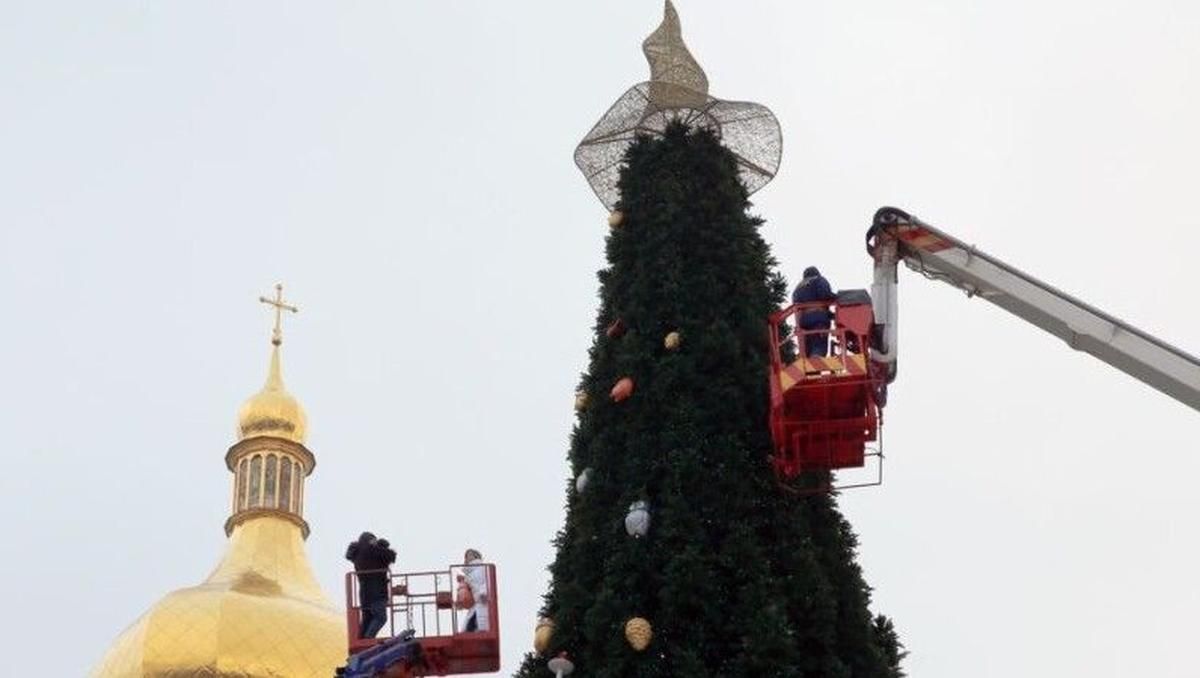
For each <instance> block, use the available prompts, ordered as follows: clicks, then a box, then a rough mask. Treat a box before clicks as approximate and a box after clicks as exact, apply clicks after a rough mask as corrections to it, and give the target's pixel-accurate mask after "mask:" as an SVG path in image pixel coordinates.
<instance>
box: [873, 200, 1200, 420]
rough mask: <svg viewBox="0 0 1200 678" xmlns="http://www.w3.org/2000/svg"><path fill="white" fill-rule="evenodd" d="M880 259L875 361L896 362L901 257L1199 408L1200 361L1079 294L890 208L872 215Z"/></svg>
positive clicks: (875, 295)
mask: <svg viewBox="0 0 1200 678" xmlns="http://www.w3.org/2000/svg"><path fill="white" fill-rule="evenodd" d="M868 250H869V251H870V252H871V254H872V256H874V257H875V283H874V285H873V286H872V297H873V303H874V305H875V317H876V320H877V321H878V322H879V324H880V326H881V327H880V329H881V330H882V332H881V339H882V348H883V350H881V351H880V352H879V355H878V356H876V357H875V360H876V361H877V362H881V363H884V364H887V365H889V366H890V374H892V375H894V374H895V363H896V356H897V352H896V336H897V333H896V321H897V313H896V311H897V307H896V289H895V286H896V282H897V277H896V268H897V266H896V265H897V263H898V261H899V260H902V261H903V262H904V263H905V265H907V266H908V267H909V268H911V269H913V270H914V271H917V272H919V273H921V274H922V275H925V276H926V277H929V278H934V279H937V280H941V281H943V282H946V283H949V284H951V285H954V286H955V287H958V288H959V289H962V290H964V291H966V293H967V294H968V295H969V296H979V297H982V298H984V299H986V300H988V301H990V302H992V303H993V304H995V305H997V306H999V307H1000V308H1003V309H1004V310H1006V311H1008V312H1009V313H1012V314H1013V315H1015V316H1017V317H1019V318H1021V319H1022V320H1025V321H1027V322H1029V323H1032V324H1034V325H1037V326H1038V327H1040V328H1042V329H1043V330H1046V331H1047V332H1049V333H1051V334H1053V335H1054V336H1056V337H1058V338H1060V339H1062V340H1063V341H1065V342H1067V345H1068V346H1070V347H1071V348H1074V349H1076V350H1079V351H1083V352H1085V353H1090V354H1092V355H1094V356H1096V357H1097V358H1099V359H1100V360H1103V361H1104V362H1106V363H1108V364H1109V365H1112V366H1113V367H1115V368H1117V369H1118V370H1121V371H1122V372H1124V373H1126V374H1128V375H1130V376H1132V377H1134V378H1136V379H1138V380H1139V381H1142V382H1143V383H1145V384H1148V385H1149V386H1152V387H1154V388H1156V389H1158V390H1159V391H1162V392H1163V393H1166V394H1167V395H1169V396H1171V397H1172V398H1174V399H1176V400H1178V401H1179V402H1181V403H1183V404H1185V405H1187V406H1189V407H1191V408H1192V409H1194V410H1200V360H1198V359H1197V358H1196V357H1194V356H1192V355H1189V354H1188V353H1186V352H1184V351H1182V350H1180V349H1178V348H1176V347H1174V346H1172V345H1170V344H1168V343H1166V342H1165V341H1162V340H1161V339H1158V338H1157V337H1153V336H1151V335H1149V334H1147V333H1145V332H1143V331H1141V330H1139V329H1138V328H1136V327H1134V326H1132V325H1130V324H1128V323H1126V322H1124V321H1122V320H1119V319H1117V318H1114V317H1113V316H1111V315H1109V314H1107V313H1105V312H1104V311H1101V310H1100V309H1098V308H1095V307H1094V306H1091V305H1089V304H1087V303H1085V302H1083V301H1080V300H1079V299H1076V298H1075V297H1073V296H1071V295H1069V294H1067V293H1065V292H1063V291H1061V290H1058V289H1056V288H1054V287H1052V286H1050V285H1047V284H1046V283H1044V282H1042V281H1040V280H1038V279H1037V278H1034V277H1033V276H1031V275H1028V274H1026V273H1023V272H1021V271H1019V270H1017V269H1015V268H1013V267H1012V266H1009V265H1008V264H1005V263H1004V262H1002V261H1000V260H999V259H996V258H995V257H991V256H988V255H987V254H984V253H983V252H980V251H979V250H977V249H975V247H974V246H972V245H967V244H965V243H963V242H962V241H960V240H959V239H957V238H955V237H954V236H952V235H949V234H947V233H945V232H944V231H940V230H938V229H936V228H934V227H933V226H930V225H929V224H926V223H925V222H923V221H921V220H920V219H917V218H916V217H913V216H911V215H909V214H907V213H905V212H903V211H901V210H898V209H896V208H893V207H884V208H882V209H880V210H879V211H878V212H876V214H875V223H874V224H873V225H872V227H871V231H870V232H868Z"/></svg>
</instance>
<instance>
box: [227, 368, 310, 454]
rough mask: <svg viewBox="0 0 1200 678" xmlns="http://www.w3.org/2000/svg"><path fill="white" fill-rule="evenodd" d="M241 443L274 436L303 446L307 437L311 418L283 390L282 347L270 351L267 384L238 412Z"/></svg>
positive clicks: (298, 403) (298, 402)
mask: <svg viewBox="0 0 1200 678" xmlns="http://www.w3.org/2000/svg"><path fill="white" fill-rule="evenodd" d="M237 433H238V440H245V439H246V438H254V437H256V436H273V437H276V438H284V439H286V440H291V441H292V442H296V443H300V444H304V439H305V437H306V436H307V435H308V415H306V414H304V408H303V407H301V406H300V401H298V400H296V399H295V398H294V397H293V396H292V394H290V393H288V392H287V389H285V388H284V387H283V377H282V376H281V373H280V369H279V345H278V344H276V345H275V346H273V347H271V367H270V370H269V371H268V372H267V383H266V384H264V385H263V387H262V390H261V391H259V392H258V393H256V394H254V395H253V396H251V397H250V399H249V400H247V401H246V402H245V404H243V405H242V408H241V409H240V410H238V430H237Z"/></svg>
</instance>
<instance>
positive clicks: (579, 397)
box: [575, 391, 588, 412]
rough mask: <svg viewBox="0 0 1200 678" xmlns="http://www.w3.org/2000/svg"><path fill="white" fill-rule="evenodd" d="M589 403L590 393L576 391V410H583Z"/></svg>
mask: <svg viewBox="0 0 1200 678" xmlns="http://www.w3.org/2000/svg"><path fill="white" fill-rule="evenodd" d="M587 404H588V394H587V393H586V392H584V391H576V392H575V411H576V412H582V411H583V410H584V408H586V407H587Z"/></svg>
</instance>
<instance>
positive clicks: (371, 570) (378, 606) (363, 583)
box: [346, 532, 396, 638]
mask: <svg viewBox="0 0 1200 678" xmlns="http://www.w3.org/2000/svg"><path fill="white" fill-rule="evenodd" d="M346 560H349V561H350V562H352V563H354V571H355V573H357V575H358V604H359V605H360V606H361V614H362V621H361V623H360V624H359V628H358V636H359V637H360V638H374V637H375V634H377V633H379V629H382V628H383V625H384V624H385V623H386V622H387V608H388V599H389V598H390V596H389V593H388V571H387V570H388V566H389V565H391V564H392V563H394V562H396V552H395V551H393V550H392V548H391V545H390V544H388V541H387V540H386V539H377V538H376V537H375V535H373V534H371V533H370V532H363V533H362V534H361V535H359V537H358V539H357V540H355V541H352V542H350V546H348V547H346Z"/></svg>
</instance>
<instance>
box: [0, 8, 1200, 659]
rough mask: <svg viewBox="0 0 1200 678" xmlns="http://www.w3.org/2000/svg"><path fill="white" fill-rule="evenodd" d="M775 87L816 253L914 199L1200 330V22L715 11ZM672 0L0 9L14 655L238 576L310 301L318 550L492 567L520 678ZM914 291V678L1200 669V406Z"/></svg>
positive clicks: (873, 520)
mask: <svg viewBox="0 0 1200 678" xmlns="http://www.w3.org/2000/svg"><path fill="white" fill-rule="evenodd" d="M679 9H680V12H681V15H682V18H683V24H684V33H685V37H686V38H687V40H688V42H689V44H690V45H691V47H692V50H693V53H694V54H695V55H696V56H697V58H698V59H699V60H700V62H701V63H702V64H703V65H704V66H705V67H706V69H707V70H708V74H709V79H710V81H711V83H712V91H713V93H714V94H715V95H717V96H720V97H725V98H733V99H749V100H754V101H759V102H762V103H764V104H767V105H768V106H771V107H772V108H773V109H774V111H775V113H776V114H777V115H778V117H779V119H780V121H781V123H782V125H783V129H784V137H785V153H784V159H783V168H782V171H781V173H780V175H779V177H778V178H777V179H776V180H775V181H774V183H772V184H770V185H768V186H767V187H766V188H765V189H764V190H763V191H761V192H760V193H759V194H757V195H756V196H755V200H756V202H757V208H758V209H759V210H761V212H762V214H763V215H764V216H765V217H767V219H768V225H767V226H766V228H765V231H764V235H765V236H766V238H767V239H768V240H769V241H770V242H771V243H772V244H773V245H774V247H775V252H776V254H777V255H778V257H779V259H780V261H781V263H782V264H783V266H784V269H785V270H786V271H787V272H788V273H789V274H790V275H791V276H793V278H794V276H795V275H796V274H797V272H798V271H799V270H800V269H801V268H803V266H805V265H807V264H810V263H817V264H819V265H820V266H821V267H822V269H823V270H824V271H825V272H826V273H827V274H828V276H829V278H830V279H831V281H832V282H833V283H834V285H835V286H838V287H859V286H865V285H866V284H867V283H868V282H869V268H870V267H869V260H868V258H867V256H866V254H865V253H864V251H863V248H862V240H863V237H862V236H863V231H864V229H865V228H866V226H867V225H868V222H869V219H870V217H871V214H872V213H873V211H874V210H875V208H876V207H878V206H880V205H882V204H897V205H899V206H901V207H904V208H906V209H909V210H911V211H913V212H914V213H916V214H918V215H920V216H921V217H923V218H925V219H926V220H927V221H929V222H930V223H932V224H935V225H937V226H940V227H942V228H943V229H945V230H948V231H949V232H951V233H953V234H955V235H958V236H960V237H962V238H964V239H966V240H968V241H971V242H976V243H978V244H979V245H980V246H981V248H983V249H984V250H986V251H988V252H990V253H992V254H994V255H997V256H999V257H1001V258H1003V259H1005V260H1007V261H1009V262H1010V263H1013V264H1015V265H1017V266H1018V267H1021V268H1023V269H1025V270H1027V271H1028V272H1030V273H1033V274H1034V275H1037V276H1039V277H1041V278H1043V279H1045V280H1047V281H1048V282H1050V283H1052V284H1056V285H1058V286H1060V287H1062V288H1064V289H1066V290H1068V291H1070V292H1073V293H1075V294H1077V295H1078V296H1081V297H1083V298H1084V299H1086V300H1088V301H1090V302H1092V303H1095V304H1097V305H1099V306H1101V307H1102V308H1105V309H1106V310H1108V311H1110V312H1112V313H1114V314H1116V315H1118V316H1120V317H1123V318H1126V319H1128V320H1130V321H1132V322H1134V323H1135V324H1138V325H1140V326H1141V327H1143V328H1144V329H1147V330H1149V331H1151V332H1154V333H1158V334H1160V335H1161V336H1163V338H1165V339H1166V340H1168V341H1170V342H1172V343H1176V344H1177V345H1179V346H1181V347H1183V348H1184V349H1186V350H1189V351H1191V352H1192V353H1196V352H1198V351H1200V320H1197V318H1196V302H1195V294H1194V286H1195V285H1194V282H1193V281H1194V279H1195V276H1194V274H1195V263H1194V262H1195V257H1196V252H1198V251H1200V228H1198V224H1197V221H1198V217H1197V213H1198V212H1197V207H1196V202H1195V195H1196V191H1195V188H1194V186H1195V182H1196V177H1197V170H1196V158H1198V157H1200V131H1198V127H1197V124H1196V121H1197V120H1200V77H1198V71H1197V64H1198V63H1200V42H1198V41H1197V40H1196V39H1195V36H1196V35H1197V34H1200V5H1198V4H1196V3H1194V2H1184V1H1182V0H1180V1H1177V2H1169V1H1165V0H1139V1H1136V2H1135V1H1134V0H1089V1H1087V2H1084V1H1082V0H1078V1H1067V0H1058V1H1056V2H1030V1H1027V0H1003V1H1000V0H986V1H985V0H977V1H975V2H969V3H964V2H952V1H950V0H945V1H935V0H914V1H909V2H902V3H901V2H892V1H887V0H859V1H858V2H803V3H801V2H794V1H792V2H784V1H779V2H738V3H731V2H701V1H700V0H681V1H680V2H679ZM659 16H660V4H659V2H658V1H657V0H644V1H639V2H620V3H617V2H594V3H587V4H585V3H579V2H570V3H568V2H551V1H548V0H546V1H538V2H532V1H530V2H522V3H516V2H504V3H501V2H482V1H478V2H469V3H468V2H453V3H451V2H425V3H420V4H418V3H414V2H408V3H401V2H367V1H363V2H355V3H311V2H257V3H243V2H191V3H182V2H156V3H151V2H104V3H100V2H58V3H49V2H38V1H35V0H30V1H28V2H20V1H16V2H14V1H13V0H7V1H5V2H3V3H0V64H3V66H0V328H2V331H0V450H2V454H3V457H0V458H2V459H3V461H4V464H5V469H4V473H2V474H0V515H3V516H5V519H4V524H3V527H2V528H0V529H2V530H3V532H0V547H2V548H3V553H4V557H3V558H0V606H2V607H3V609H4V610H5V611H6V612H5V614H4V615H3V621H0V632H2V633H0V635H2V637H3V638H4V639H5V643H4V647H5V648H6V649H5V651H4V652H3V653H0V674H3V675H14V676H15V675H26V674H32V673H36V672H37V671H38V670H40V667H44V666H45V662H46V661H47V660H48V658H50V657H53V658H54V661H55V665H56V668H55V672H56V673H57V674H59V675H63V676H75V675H82V674H83V673H84V672H85V671H86V670H87V669H88V668H89V667H90V666H92V665H93V664H94V663H95V661H96V660H97V659H98V658H99V656H100V655H101V654H102V652H103V650H104V648H105V647H106V646H107V645H108V644H109V642H110V641H111V640H112V639H113V638H114V637H115V636H116V635H117V633H118V632H119V631H120V630H121V629H122V628H124V626H125V625H126V624H128V623H129V622H131V621H132V620H133V619H134V618H135V617H136V616H137V615H139V614H140V613H141V612H142V611H143V610H144V609H145V608H146V607H147V606H148V605H150V604H151V603H152V602H153V601H154V600H156V599H157V598H158V597H159V596H161V595H162V594H164V593H166V592H167V591H169V590H171V589H174V588H177V587H181V586H186V585H191V584H194V583H197V582H198V581H200V580H201V579H202V578H203V577H204V576H205V575H206V574H207V573H208V571H209V569H210V568H211V567H212V566H213V565H214V564H215V563H216V561H217V559H218V556H219V554H220V553H221V549H222V545H223V541H224V534H223V532H222V530H221V524H222V521H223V520H224V518H225V516H226V512H227V506H228V493H229V476H228V472H227V471H226V470H225V468H224V466H223V463H222V456H223V454H224V452H225V449H226V448H227V447H228V445H229V444H230V443H231V442H232V441H233V419H234V413H235V412H236V409H237V407H238V405H239V404H240V402H241V401H242V400H243V399H244V398H245V397H246V396H248V395H249V394H250V393H252V392H254V391H255V390H257V389H258V388H259V386H260V385H261V382H262V379H263V376H264V374H265V369H266V358H267V348H268V347H267V338H268V334H269V323H270V320H269V317H268V316H269V314H268V313H267V311H266V310H265V309H263V308H261V307H260V305H259V304H257V303H255V297H257V296H258V295H259V294H265V293H268V292H269V291H270V286H271V285H272V284H273V283H274V282H275V281H276V280H282V281H284V282H285V284H286V285H287V293H288V296H289V297H290V298H292V299H293V300H294V301H295V302H296V303H298V304H299V305H300V307H301V313H300V315H299V316H297V317H295V318H293V319H289V320H290V322H289V323H288V326H287V327H286V330H285V331H286V335H287V342H286V344H285V354H284V370H285V378H286V381H287V383H288V385H289V387H290V389H291V390H292V391H293V392H294V393H295V394H297V395H298V396H299V397H300V398H301V400H302V401H303V402H304V403H305V405H306V406H307V409H308V413H309V416H310V420H311V436H310V440H309V446H310V447H311V449H312V450H313V451H314V452H315V453H316V455H317V459H318V466H317V470H316V473H315V475H314V476H313V477H312V478H311V479H310V484H309V487H308V506H307V509H308V519H309V521H310V522H311V523H312V525H313V528H314V534H313V536H312V538H311V539H310V540H309V542H308V548H309V554H310V557H311V559H312V562H313V564H314V566H315V568H316V569H317V571H318V573H319V576H320V579H321V582H322V584H323V585H324V586H325V588H326V590H327V592H329V594H330V595H331V597H333V598H334V599H335V600H340V597H341V594H340V584H341V573H342V571H343V567H344V563H343V562H342V561H341V551H342V548H343V544H344V542H345V541H347V540H348V539H349V538H351V537H352V536H353V535H355V534H357V532H358V531H359V530H361V529H364V528H370V529H373V530H375V531H376V532H379V533H382V534H385V535H387V536H389V537H391V538H392V539H393V541H394V542H396V543H397V544H398V545H399V548H400V553H401V556H400V557H401V562H402V564H403V565H406V566H411V567H414V568H427V567H434V566H438V565H442V564H445V563H447V562H449V561H450V560H452V559H454V558H456V557H457V556H458V555H459V554H460V553H461V551H462V547H463V546H464V545H466V544H473V545H478V546H479V547H480V548H481V549H482V550H483V551H484V553H485V554H486V555H487V556H488V557H489V558H491V559H493V560H495V561H496V562H498V563H499V567H500V576H501V587H502V593H501V596H502V609H501V613H502V619H503V626H502V629H503V634H504V636H503V649H504V669H505V671H511V670H512V669H513V668H514V667H515V666H516V665H517V663H518V661H519V658H520V656H521V654H522V653H523V652H524V651H525V650H526V648H527V647H528V646H529V644H530V640H531V635H532V630H533V624H534V615H535V613H536V609H537V607H538V605H539V603H540V596H541V594H542V592H543V591H544V589H545V581H546V576H547V575H546V573H545V569H544V567H545V565H546V564H547V563H549V562H550V560H551V558H552V556H553V554H552V550H551V548H550V545H549V541H550V539H551V538H552V537H553V535H554V533H555V531H556V530H557V529H558V528H559V526H560V525H561V524H562V521H563V509H562V507H563V501H564V499H563V497H564V488H565V483H566V480H567V468H566V447H567V440H568V433H569V430H570V426H571V422H572V414H573V413H572V409H571V402H572V392H573V389H574V385H575V382H576V379H577V375H578V373H579V372H580V371H581V370H583V369H584V368H585V366H586V358H587V356H586V351H587V348H588V346H589V343H590V341H591V324H592V322H593V319H594V312H595V306H596V294H595V293H596V286H597V283H596V280H595V276H594V273H595V271H596V270H597V269H598V268H599V267H600V266H601V265H602V261H603V248H602V243H603V237H604V234H605V231H606V228H607V227H606V226H605V223H604V217H605V213H604V210H603V209H602V208H601V207H600V205H599V203H598V202H597V201H596V200H595V198H594V197H593V196H592V194H591V191H590V190H589V189H588V187H587V184H586V183H585V182H584V181H583V179H582V178H581V176H580V175H579V173H578V172H577V171H576V170H575V168H574V166H573V165H572V162H571V153H572V149H573V147H574V144H575V143H576V142H577V141H578V140H579V138H580V137H582V135H583V134H584V133H585V132H586V131H587V130H588V129H589V128H590V126H591V125H592V123H593V122H595V120H596V119H597V118H598V117H599V115H600V114H601V113H602V112H603V111H604V110H605V109H606V108H607V106H608V105H609V104H610V103H611V102H612V101H613V100H614V99H615V98H616V97H617V96H618V95H619V94H620V93H621V92H622V91H624V89H625V88H626V87H628V86H629V85H632V84H633V83H634V82H637V81H639V80H641V79H643V78H644V77H645V75H646V73H647V69H646V66H645V63H644V61H643V59H642V55H641V53H640V50H639V45H640V42H641V39H642V38H643V37H644V36H645V35H646V34H647V33H648V32H649V31H650V30H652V29H653V28H654V26H655V25H656V24H657V22H658V20H659ZM902 275H905V276H906V277H903V278H902V282H901V308H902V318H903V323H904V324H903V329H902V349H901V350H902V354H901V355H902V363H903V364H902V367H901V370H900V379H899V381H898V382H897V384H896V385H895V386H894V388H893V390H892V398H891V404H890V405H889V407H888V410H887V424H888V427H887V434H886V438H887V451H888V453H889V455H890V456H889V465H888V468H887V482H886V484H885V485H884V486H883V487H882V488H879V489H874V490H865V491H863V490H860V491H856V492H855V493H853V494H850V495H847V496H846V497H845V498H844V500H843V508H844V510H845V512H846V514H847V516H848V517H849V518H850V520H851V521H852V522H853V523H854V525H855V527H856V528H857V530H858V532H859V534H860V536H861V541H862V548H861V559H860V562H861V564H862V565H863V567H864V568H865V570H866V575H867V579H868V581H869V582H870V583H871V584H872V585H873V586H874V587H875V588H876V591H875V607H876V609H878V610H879V611H882V612H885V613H887V614H890V615H893V616H894V618H895V620H896V623H897V625H898V627H899V629H900V632H901V634H902V637H903V640H904V642H905V643H906V644H907V645H908V647H909V649H910V650H911V652H912V655H911V657H910V658H909V660H908V663H907V667H908V670H909V672H910V674H911V675H913V676H919V677H921V678H958V677H961V676H968V675H969V676H978V677H985V676H1005V677H1008V676H1014V675H1020V676H1063V675H1072V676H1075V675H1088V676H1094V677H1106V676H1134V675H1138V676H1141V675H1145V676H1159V677H1169V676H1192V675H1195V671H1196V669H1195V664H1194V658H1193V657H1192V654H1193V653H1192V652H1191V647H1192V645H1193V642H1194V641H1193V638H1192V636H1193V633H1192V631H1193V629H1194V628H1195V618H1194V613H1193V610H1194V608H1195V607H1196V604H1197V603H1198V602H1200V583H1198V582H1197V579H1196V578H1195V572H1196V571H1197V570H1200V545H1198V537H1197V530H1196V523H1197V518H1196V516H1197V515H1198V514H1197V510H1196V509H1197V506H1198V505H1200V499H1197V498H1196V496H1195V493H1194V488H1195V485H1196V482H1197V479H1198V478H1200V455H1197V450H1196V446H1195V442H1194V440H1195V435H1194V425H1195V422H1196V413H1195V412H1193V411H1191V410H1189V409H1187V408H1186V407H1184V406H1182V405H1179V404H1177V403H1175V402H1173V401H1171V400H1170V399H1168V398H1167V397H1166V396H1163V395H1160V394H1158V393H1157V392H1154V391H1151V390H1150V389H1149V388H1147V387H1144V386H1142V385H1140V384H1138V383H1136V382H1135V381H1133V380H1132V379H1130V378H1129V377H1126V376H1124V375H1122V374H1120V373H1117V372H1115V371H1113V370H1111V369H1109V368H1107V367H1106V366H1104V365H1103V364H1101V363H1099V362H1097V361H1095V360H1093V359H1091V358H1090V357H1087V356H1084V355H1080V354H1075V353H1073V352H1071V351H1069V350H1068V349H1067V348H1066V347H1065V346H1063V345H1062V344H1061V342H1059V341H1057V340H1055V339H1053V338H1051V337H1050V336H1049V335H1044V334H1042V333H1041V332H1040V331H1038V330H1036V329H1035V328H1032V327H1029V326H1025V325H1023V324H1022V323H1021V322H1019V321H1017V320H1016V319H1014V318H1010V317H1007V316H1006V315H1005V314H1004V313H1003V312H1002V311H1000V310H999V309H996V308H993V307H990V306H988V305H987V304H986V303H984V302H982V301H978V300H967V299H965V298H964V297H963V296H962V295H961V294H960V293H958V292H955V291H954V290H952V289H950V288H948V287H944V286H940V285H938V284H936V283H931V282H926V281H924V280H922V279H920V278H918V277H916V276H914V275H912V274H908V273H905V274H902Z"/></svg>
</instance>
